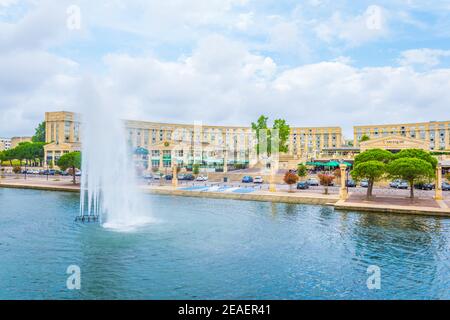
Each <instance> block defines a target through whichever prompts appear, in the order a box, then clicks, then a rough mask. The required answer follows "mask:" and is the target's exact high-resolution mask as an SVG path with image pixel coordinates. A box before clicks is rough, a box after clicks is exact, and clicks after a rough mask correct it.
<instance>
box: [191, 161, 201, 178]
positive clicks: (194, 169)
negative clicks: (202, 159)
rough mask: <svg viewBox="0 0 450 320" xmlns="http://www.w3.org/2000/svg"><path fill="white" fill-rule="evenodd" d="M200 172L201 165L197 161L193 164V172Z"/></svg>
mask: <svg viewBox="0 0 450 320" xmlns="http://www.w3.org/2000/svg"><path fill="white" fill-rule="evenodd" d="M199 172H200V165H199V164H198V163H196V164H194V165H193V166H192V173H193V174H195V175H197V174H199Z"/></svg>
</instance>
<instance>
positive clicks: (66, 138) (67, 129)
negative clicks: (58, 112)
mask: <svg viewBox="0 0 450 320" xmlns="http://www.w3.org/2000/svg"><path fill="white" fill-rule="evenodd" d="M64 141H65V142H69V141H70V122H69V121H65V122H64Z"/></svg>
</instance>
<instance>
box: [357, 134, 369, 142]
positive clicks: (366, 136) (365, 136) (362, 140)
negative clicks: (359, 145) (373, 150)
mask: <svg viewBox="0 0 450 320" xmlns="http://www.w3.org/2000/svg"><path fill="white" fill-rule="evenodd" d="M369 140H370V138H369V136H368V135H365V134H363V136H362V137H361V139H359V142H365V141H369Z"/></svg>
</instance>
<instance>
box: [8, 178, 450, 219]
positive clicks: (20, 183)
mask: <svg viewBox="0 0 450 320" xmlns="http://www.w3.org/2000/svg"><path fill="white" fill-rule="evenodd" d="M0 187H4V188H20V189H35V190H49V191H67V192H80V185H79V184H77V185H74V184H72V183H71V181H70V180H68V179H63V180H60V181H55V179H49V180H48V181H47V180H45V179H34V180H33V179H30V180H24V179H1V180H0ZM140 188H141V190H142V191H143V192H145V193H151V194H161V195H171V196H185V197H201V198H215V199H234V200H248V201H265V202H279V203H295V204H312V205H330V206H334V207H335V208H336V209H337V210H354V211H370V212H384V213H403V214H417V215H432V216H444V217H450V200H449V199H446V200H444V201H436V200H434V199H432V198H431V197H426V198H424V197H417V198H416V199H414V201H411V199H409V198H407V197H406V196H388V195H383V196H377V197H374V198H373V199H372V200H367V199H366V197H365V195H363V194H361V193H350V195H349V198H348V199H347V200H339V196H338V195H337V194H330V195H324V194H321V193H317V192H308V191H301V192H298V191H297V192H292V193H290V192H287V191H285V190H283V191H280V190H278V191H277V192H269V191H267V190H260V189H252V188H245V187H244V186H242V187H236V188H229V189H225V190H218V189H214V188H212V187H208V186H204V187H202V186H199V187H198V188H196V187H188V186H187V185H184V186H183V185H181V186H179V187H178V188H174V187H172V186H171V185H162V186H159V185H141V186H140Z"/></svg>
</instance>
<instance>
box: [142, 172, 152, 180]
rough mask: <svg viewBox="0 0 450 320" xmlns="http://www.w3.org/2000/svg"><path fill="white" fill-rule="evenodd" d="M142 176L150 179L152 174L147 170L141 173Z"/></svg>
mask: <svg viewBox="0 0 450 320" xmlns="http://www.w3.org/2000/svg"><path fill="white" fill-rule="evenodd" d="M142 178H144V179H147V180H150V179H152V178H153V175H152V174H151V173H149V172H147V173H144V174H143V175H142Z"/></svg>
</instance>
